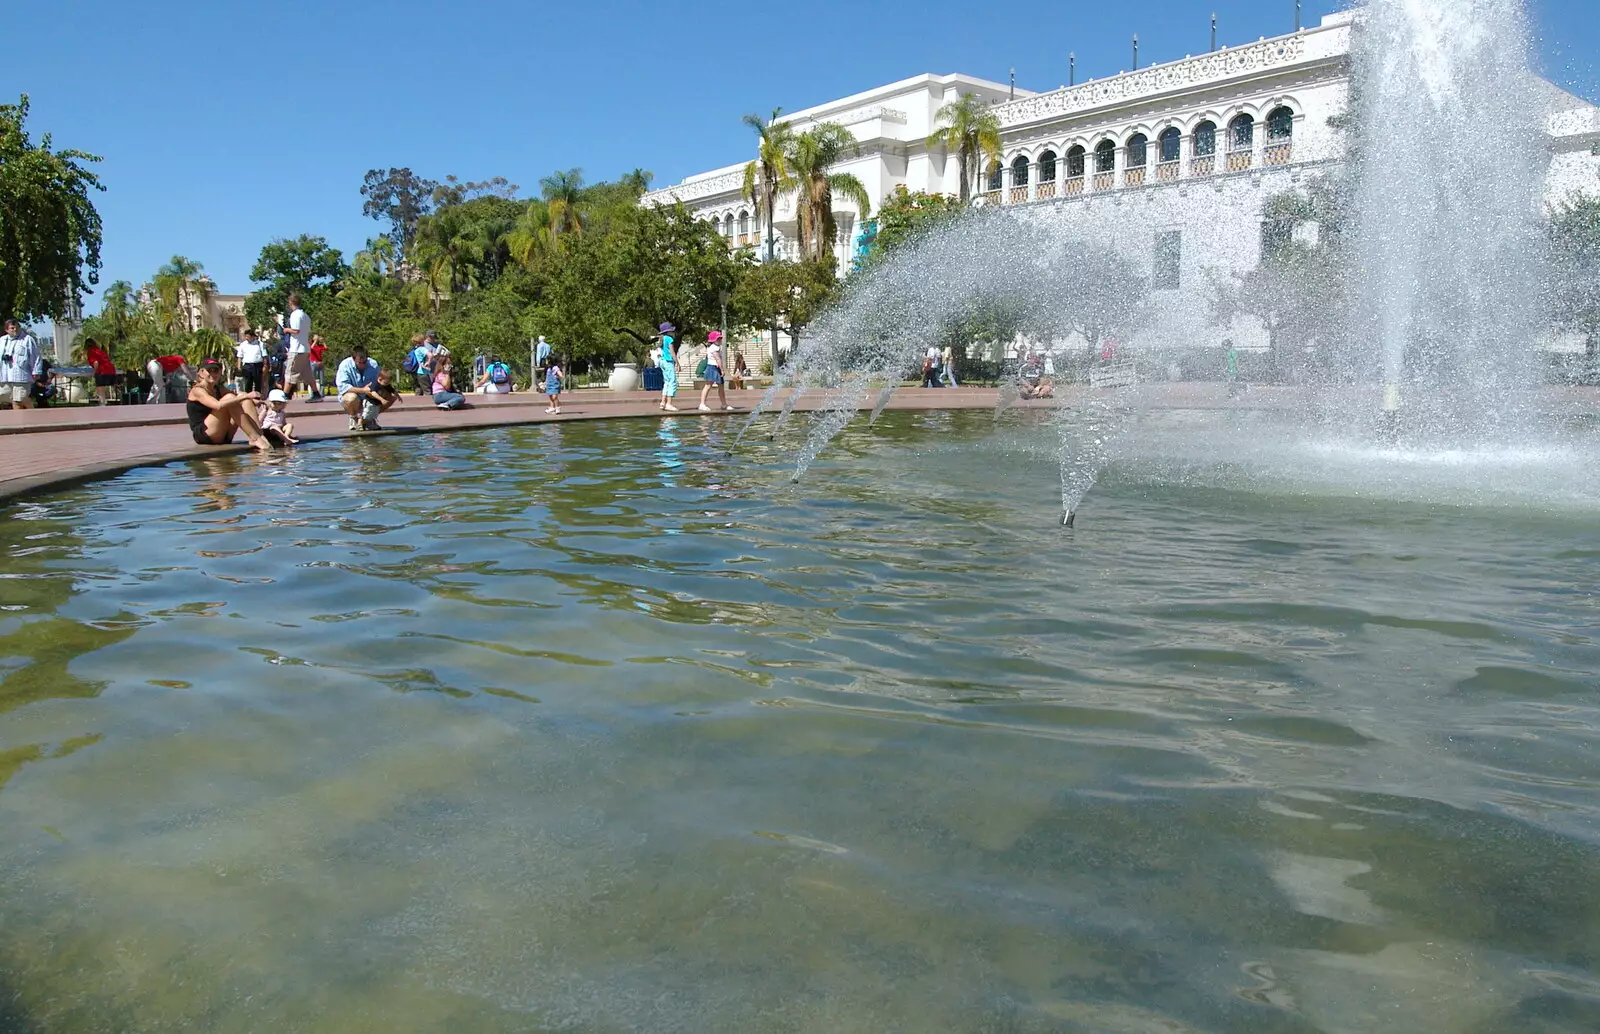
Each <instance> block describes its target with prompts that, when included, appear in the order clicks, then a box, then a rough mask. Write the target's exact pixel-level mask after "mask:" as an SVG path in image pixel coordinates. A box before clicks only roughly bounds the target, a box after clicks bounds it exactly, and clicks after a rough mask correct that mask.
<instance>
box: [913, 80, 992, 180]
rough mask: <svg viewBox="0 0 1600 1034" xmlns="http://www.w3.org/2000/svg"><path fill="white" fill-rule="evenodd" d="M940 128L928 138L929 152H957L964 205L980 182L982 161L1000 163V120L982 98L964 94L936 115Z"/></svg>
mask: <svg viewBox="0 0 1600 1034" xmlns="http://www.w3.org/2000/svg"><path fill="white" fill-rule="evenodd" d="M933 118H934V124H935V125H936V126H937V127H938V128H937V129H935V130H934V131H933V132H932V133H931V134H929V136H928V140H927V146H928V148H929V149H930V150H932V149H933V148H935V147H943V148H945V149H946V150H949V151H954V152H955V154H956V161H957V162H958V163H960V164H959V166H958V168H959V169H960V173H961V195H960V196H961V202H962V204H965V203H966V202H967V201H969V200H970V199H971V198H972V181H973V180H974V179H975V178H977V175H978V165H979V163H980V159H982V158H985V157H986V158H988V160H989V161H991V162H997V161H999V160H1000V119H999V118H998V117H997V116H996V115H995V113H994V112H993V111H990V110H989V106H988V105H987V104H985V103H984V100H983V98H982V97H979V96H978V95H977V94H975V93H963V94H962V95H961V96H960V97H958V98H957V99H955V100H953V101H949V102H947V103H946V104H945V105H944V106H943V107H941V108H940V109H939V110H938V111H936V112H934V116H933Z"/></svg>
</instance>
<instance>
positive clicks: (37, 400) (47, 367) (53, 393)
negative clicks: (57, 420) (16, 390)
mask: <svg viewBox="0 0 1600 1034" xmlns="http://www.w3.org/2000/svg"><path fill="white" fill-rule="evenodd" d="M39 363H40V366H41V369H40V370H39V373H38V375H37V376H35V377H34V378H33V386H32V387H31V388H30V389H29V390H28V397H29V398H31V399H32V400H33V404H34V405H35V406H37V407H39V408H40V409H43V408H44V407H45V406H49V405H52V404H54V403H55V401H56V399H57V398H58V397H59V395H60V392H59V391H57V389H56V386H55V385H54V384H52V383H51V382H50V371H51V370H53V369H55V365H56V364H55V363H52V362H51V361H50V360H49V359H40V360H39Z"/></svg>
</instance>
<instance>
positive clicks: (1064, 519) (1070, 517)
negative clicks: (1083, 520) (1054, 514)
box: [1061, 510, 1078, 528]
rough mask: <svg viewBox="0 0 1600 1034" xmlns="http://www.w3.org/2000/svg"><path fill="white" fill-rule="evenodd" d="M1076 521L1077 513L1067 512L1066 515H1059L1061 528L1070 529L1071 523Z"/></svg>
mask: <svg viewBox="0 0 1600 1034" xmlns="http://www.w3.org/2000/svg"><path fill="white" fill-rule="evenodd" d="M1077 519H1078V515H1077V513H1076V512H1074V511H1072V510H1068V511H1067V512H1066V513H1064V514H1062V515H1061V526H1062V527H1063V528H1070V527H1072V522H1073V521H1075V520H1077Z"/></svg>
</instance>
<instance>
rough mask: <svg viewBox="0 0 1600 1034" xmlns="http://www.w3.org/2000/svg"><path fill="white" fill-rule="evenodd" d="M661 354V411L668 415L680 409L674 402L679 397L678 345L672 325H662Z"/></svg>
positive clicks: (659, 362)
mask: <svg viewBox="0 0 1600 1034" xmlns="http://www.w3.org/2000/svg"><path fill="white" fill-rule="evenodd" d="M660 329H661V352H660V355H659V358H658V360H657V362H658V364H659V365H660V367H661V405H660V407H659V408H660V409H662V410H663V411H665V412H668V413H676V412H677V411H678V407H677V406H674V405H673V404H672V400H673V399H674V398H676V397H677V395H678V343H677V341H675V340H674V339H673V337H672V334H673V331H675V330H677V328H676V327H674V326H673V325H672V324H670V323H663V324H661V328H660Z"/></svg>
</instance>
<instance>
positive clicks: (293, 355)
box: [283, 294, 312, 398]
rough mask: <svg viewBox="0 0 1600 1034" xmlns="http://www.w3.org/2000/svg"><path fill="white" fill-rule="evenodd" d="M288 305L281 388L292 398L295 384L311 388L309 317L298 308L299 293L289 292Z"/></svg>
mask: <svg viewBox="0 0 1600 1034" xmlns="http://www.w3.org/2000/svg"><path fill="white" fill-rule="evenodd" d="M288 305H289V318H288V319H286V320H284V323H283V329H284V330H285V331H286V332H287V333H288V336H289V346H288V348H287V349H285V351H284V358H283V389H284V393H285V394H286V395H288V396H289V397H290V398H294V391H295V388H296V387H297V386H304V387H305V389H306V390H307V391H310V390H311V385H312V380H311V317H310V316H307V315H306V311H305V310H304V309H302V308H300V296H299V295H297V294H291V295H290V296H289V302H288Z"/></svg>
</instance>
